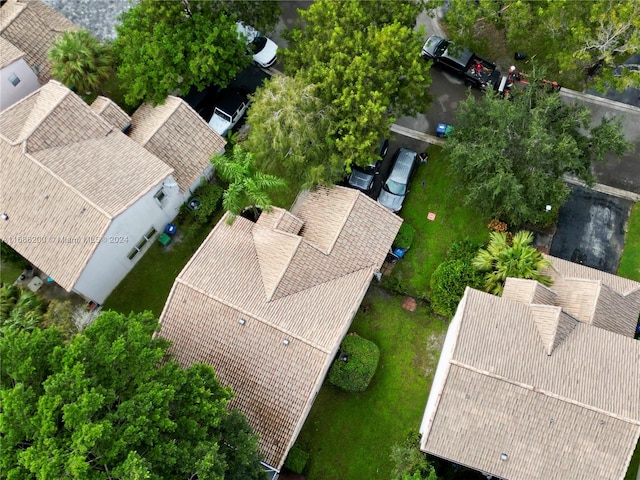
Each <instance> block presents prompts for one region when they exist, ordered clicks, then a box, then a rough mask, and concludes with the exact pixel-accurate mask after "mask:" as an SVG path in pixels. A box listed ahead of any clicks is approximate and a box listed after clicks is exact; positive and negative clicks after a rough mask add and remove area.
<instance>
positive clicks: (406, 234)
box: [393, 222, 416, 249]
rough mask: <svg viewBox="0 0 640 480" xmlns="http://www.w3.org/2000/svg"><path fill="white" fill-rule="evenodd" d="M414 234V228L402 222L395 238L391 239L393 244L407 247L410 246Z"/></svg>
mask: <svg viewBox="0 0 640 480" xmlns="http://www.w3.org/2000/svg"><path fill="white" fill-rule="evenodd" d="M415 236H416V230H415V228H413V227H412V226H411V225H409V224H408V223H406V222H404V223H403V224H402V225H401V226H400V230H399V231H398V235H396V239H395V240H394V241H393V245H394V246H396V247H400V248H404V249H408V248H409V247H411V244H412V243H413V238H414V237H415Z"/></svg>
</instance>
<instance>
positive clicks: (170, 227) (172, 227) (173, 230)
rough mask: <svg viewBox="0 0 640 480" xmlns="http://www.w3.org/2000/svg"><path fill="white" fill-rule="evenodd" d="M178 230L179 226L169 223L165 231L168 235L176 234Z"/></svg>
mask: <svg viewBox="0 0 640 480" xmlns="http://www.w3.org/2000/svg"><path fill="white" fill-rule="evenodd" d="M177 231H178V227H176V226H175V225H174V224H173V223H168V224H167V226H166V227H164V233H166V234H167V235H175V234H176V232H177Z"/></svg>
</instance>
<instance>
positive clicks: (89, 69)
mask: <svg viewBox="0 0 640 480" xmlns="http://www.w3.org/2000/svg"><path fill="white" fill-rule="evenodd" d="M49 61H50V62H51V75H52V76H53V78H55V79H57V80H60V82H62V83H64V84H65V85H66V86H67V87H69V88H72V89H75V91H77V92H78V93H80V94H84V93H87V92H90V91H93V92H95V91H98V90H100V87H101V86H102V84H103V83H104V82H105V81H106V80H107V79H108V78H109V77H110V76H111V74H112V72H113V59H112V56H111V48H110V46H109V45H105V44H102V43H101V42H100V40H98V39H97V38H96V37H94V36H93V35H91V34H90V33H89V31H88V30H85V29H81V30H68V31H66V32H64V33H63V34H62V35H60V36H59V37H57V38H56V40H55V41H54V42H53V45H52V46H51V48H50V50H49Z"/></svg>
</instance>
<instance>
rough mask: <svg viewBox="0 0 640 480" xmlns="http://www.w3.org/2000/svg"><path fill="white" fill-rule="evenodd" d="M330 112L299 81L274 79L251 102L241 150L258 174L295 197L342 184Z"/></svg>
mask: <svg viewBox="0 0 640 480" xmlns="http://www.w3.org/2000/svg"><path fill="white" fill-rule="evenodd" d="M332 110H333V107H331V106H330V105H328V104H326V103H325V102H323V101H322V100H321V99H320V98H319V97H318V95H317V88H316V86H315V85H313V84H310V83H308V82H307V80H306V79H305V78H303V77H302V76H301V75H295V76H276V77H273V78H272V79H271V80H270V81H268V82H267V83H266V84H265V85H264V86H263V87H262V88H259V89H258V91H257V92H256V93H255V95H254V97H253V104H252V105H251V109H250V110H249V113H248V117H247V125H249V137H248V139H247V141H246V142H245V143H244V146H245V147H246V149H247V150H248V151H250V152H251V153H253V154H254V155H255V161H256V167H257V168H259V169H260V171H262V172H265V173H269V174H272V175H276V176H278V177H281V178H283V179H285V180H286V181H287V183H288V184H289V186H290V188H291V189H293V190H295V191H298V190H300V189H302V188H309V187H312V186H313V185H318V184H323V183H326V179H332V178H340V177H341V176H342V175H344V163H343V161H342V159H341V158H340V157H339V156H338V155H337V154H336V153H335V147H334V145H333V144H334V143H335V142H334V141H333V139H332V138H331V135H330V131H331V118H332V117H333V114H332Z"/></svg>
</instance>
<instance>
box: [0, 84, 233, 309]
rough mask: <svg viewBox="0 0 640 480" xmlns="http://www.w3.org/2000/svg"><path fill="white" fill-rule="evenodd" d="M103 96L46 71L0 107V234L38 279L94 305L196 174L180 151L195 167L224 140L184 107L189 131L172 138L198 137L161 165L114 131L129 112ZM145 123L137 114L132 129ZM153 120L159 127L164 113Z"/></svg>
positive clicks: (174, 209)
mask: <svg viewBox="0 0 640 480" xmlns="http://www.w3.org/2000/svg"><path fill="white" fill-rule="evenodd" d="M107 100H108V99H106V100H105V99H99V100H98V105H97V106H96V107H93V108H92V107H90V106H89V105H87V104H86V103H85V102H84V101H83V100H82V99H81V98H80V97H78V96H77V95H76V94H75V93H73V92H71V91H70V90H69V89H68V88H66V87H65V86H63V85H62V84H60V83H59V82H56V81H54V80H51V81H50V82H49V83H47V84H46V85H44V86H43V87H41V88H40V89H39V90H37V91H36V92H34V93H32V94H31V95H29V96H27V97H25V98H24V99H22V100H21V101H19V102H17V103H15V104H14V105H12V106H11V107H9V108H7V109H6V110H4V111H3V112H0V172H2V188H1V189H0V211H1V217H0V238H1V239H2V240H3V241H4V242H6V243H7V244H9V245H10V246H11V247H12V248H13V249H14V250H16V251H17V252H18V253H19V254H20V255H22V256H23V257H24V258H26V259H27V260H28V261H29V262H30V263H31V264H32V265H33V266H34V267H35V268H37V269H38V270H39V271H40V272H41V275H40V276H41V277H42V278H44V279H50V280H52V281H55V282H56V283H57V284H58V285H60V286H61V287H63V288H64V289H65V290H67V291H70V292H71V291H73V292H76V293H78V294H80V295H82V296H83V297H85V298H86V299H88V300H91V301H93V302H95V303H98V304H101V303H103V302H104V300H105V299H106V297H107V296H108V295H109V293H110V292H111V291H112V290H113V289H114V288H115V287H116V286H117V285H118V283H119V282H120V281H121V280H122V279H123V278H124V277H125V276H126V274H127V273H128V272H129V271H130V270H131V269H132V268H133V266H134V265H135V264H136V263H137V261H138V260H139V259H140V258H141V257H142V254H143V253H144V252H145V251H146V249H147V247H148V246H149V245H150V244H151V242H152V241H153V240H154V239H155V236H156V234H157V233H158V232H162V230H163V229H164V227H165V226H166V224H167V223H169V222H171V221H172V220H173V219H174V218H175V216H176V215H177V213H178V210H179V208H180V206H181V205H182V204H183V203H184V201H185V199H186V198H188V196H189V195H190V191H189V189H190V188H191V187H192V186H193V184H197V183H198V182H199V181H200V178H199V177H198V178H197V179H196V178H195V177H196V175H195V174H194V173H193V167H192V165H189V164H188V162H187V161H186V160H185V159H188V158H190V157H189V156H191V155H193V162H194V164H195V165H196V166H197V168H201V167H202V171H201V174H203V173H205V172H204V170H206V168H207V167H208V165H207V166H206V167H204V166H203V164H204V161H203V160H202V159H203V158H205V157H207V156H208V157H210V156H211V155H213V154H215V153H220V152H222V151H224V145H225V141H224V139H222V138H221V137H219V136H217V135H216V134H215V132H212V131H211V129H209V127H208V125H207V124H206V122H204V120H202V119H201V118H200V117H199V116H198V115H197V114H196V113H195V112H193V111H192V110H191V114H190V115H189V114H186V113H184V112H183V113H182V114H181V115H182V117H181V118H183V119H184V118H189V120H192V123H191V124H190V126H191V129H192V132H191V133H190V134H189V135H187V137H186V139H180V141H178V142H176V143H177V144H182V143H183V142H186V143H188V142H192V141H198V142H200V143H199V145H198V147H197V148H195V149H193V148H191V149H188V150H187V151H186V152H177V151H175V150H172V151H171V152H172V154H173V155H175V157H176V158H177V160H176V161H175V162H174V163H173V165H169V164H168V163H166V162H165V161H163V160H162V159H160V158H158V157H157V156H156V155H154V153H152V152H151V151H149V149H147V148H145V146H143V145H141V144H140V143H138V142H137V141H135V140H134V139H132V138H130V137H128V136H127V135H125V134H124V133H123V132H122V130H123V126H124V125H125V124H128V123H132V121H131V119H128V116H127V115H126V113H125V112H123V111H122V110H120V109H119V107H117V105H115V104H113V103H112V102H111V103H109V102H110V101H107ZM170 101H173V100H170ZM187 108H188V107H187ZM163 118H166V119H167V120H169V119H171V118H172V115H169V116H165V117H163ZM148 124H149V122H148V121H146V120H144V119H141V121H140V128H141V129H144V126H145V125H148ZM154 125H155V127H154V128H155V130H154V131H158V132H159V131H163V129H164V127H163V122H162V121H157V120H156V121H155V123H154ZM134 128H135V126H133V125H132V126H131V129H134ZM202 132H205V133H202ZM180 134H181V135H182V133H180ZM202 135H205V137H206V138H203V137H202ZM151 138H153V135H151ZM148 145H149V144H148V143H147V146H148ZM205 150H206V155H205ZM208 157H207V158H208Z"/></svg>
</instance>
